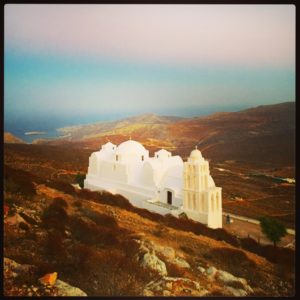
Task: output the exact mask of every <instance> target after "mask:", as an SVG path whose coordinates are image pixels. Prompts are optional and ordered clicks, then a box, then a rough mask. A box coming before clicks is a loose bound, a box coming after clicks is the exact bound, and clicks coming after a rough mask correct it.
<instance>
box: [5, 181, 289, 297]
mask: <svg viewBox="0 0 300 300" xmlns="http://www.w3.org/2000/svg"><path fill="white" fill-rule="evenodd" d="M93 195H94V194H93ZM93 197H94V196H90V194H88V193H86V194H85V193H82V192H81V191H80V190H77V191H73V192H72V193H71V192H66V191H62V190H59V189H57V188H53V187H49V186H48V185H47V184H42V183H34V193H33V194H32V195H24V194H22V192H18V193H12V192H9V191H6V192H5V205H6V209H5V219H4V257H5V260H4V292H5V295H17V296H35V295H37V296H47V295H51V296H58V295H65V296H66V295H70V296H71V295H72V296H76V295H78V296H79V295H81V296H83V295H88V296H126V295H127V296H128V295H129V296H142V295H143V296H289V295H292V294H293V290H294V271H293V267H292V266H291V265H289V264H288V262H285V263H284V264H275V263H272V262H270V261H268V260H267V259H266V258H264V257H261V256H259V255H256V254H254V253H251V252H249V251H246V250H243V249H242V248H240V247H235V246H233V245H231V244H228V243H227V242H225V241H222V240H215V239H212V238H209V237H207V236H205V235H201V234H195V233H193V232H190V231H186V230H181V229H179V228H178V229H176V227H174V226H171V227H170V226H166V225H164V224H162V222H161V221H158V220H156V216H155V215H152V214H149V213H147V214H145V213H143V214H141V213H140V212H139V211H138V210H137V211H135V210H132V209H129V208H128V209H126V208H124V207H123V206H124V205H125V204H126V203H125V202H122V201H123V200H122V201H121V200H120V198H118V197H117V196H113V195H108V194H106V195H103V196H102V197H103V202H102V201H101V197H99V198H97V199H96V198H95V199H94V198H93ZM108 201H111V202H108ZM125 201H126V200H125ZM108 203H111V204H108ZM124 203H125V204H124ZM126 205H127V204H126Z"/></svg>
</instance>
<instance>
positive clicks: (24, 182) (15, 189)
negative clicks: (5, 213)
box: [4, 165, 43, 197]
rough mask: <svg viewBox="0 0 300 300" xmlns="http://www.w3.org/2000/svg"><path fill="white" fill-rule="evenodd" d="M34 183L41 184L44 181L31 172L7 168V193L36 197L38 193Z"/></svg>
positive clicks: (5, 184)
mask: <svg viewBox="0 0 300 300" xmlns="http://www.w3.org/2000/svg"><path fill="white" fill-rule="evenodd" d="M33 182H37V183H41V182H43V181H42V180H41V179H40V178H39V177H37V176H34V175H33V174H31V173H29V172H26V171H23V170H16V169H13V168H11V167H9V166H7V165H6V166H5V168H4V187H5V190H6V191H7V192H11V193H13V194H22V195H23V196H27V197H31V196H34V195H36V191H35V187H34V184H33Z"/></svg>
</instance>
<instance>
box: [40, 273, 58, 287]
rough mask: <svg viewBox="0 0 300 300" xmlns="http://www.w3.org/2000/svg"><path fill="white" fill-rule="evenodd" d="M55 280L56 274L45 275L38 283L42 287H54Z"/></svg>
mask: <svg viewBox="0 0 300 300" xmlns="http://www.w3.org/2000/svg"><path fill="white" fill-rule="evenodd" d="M56 279H57V272H53V273H48V274H45V275H44V276H43V277H41V278H39V282H40V283H41V284H43V285H54V284H55V282H56Z"/></svg>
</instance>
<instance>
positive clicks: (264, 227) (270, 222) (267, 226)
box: [260, 217, 287, 247]
mask: <svg viewBox="0 0 300 300" xmlns="http://www.w3.org/2000/svg"><path fill="white" fill-rule="evenodd" d="M260 226H261V231H262V232H263V233H264V234H265V235H266V237H267V238H268V239H269V240H270V241H272V242H273V244H274V247H276V244H277V243H278V242H280V240H281V238H282V237H283V236H285V235H286V233H287V232H286V228H285V226H284V225H283V224H281V223H279V222H278V221H277V220H275V219H273V218H269V217H262V218H260Z"/></svg>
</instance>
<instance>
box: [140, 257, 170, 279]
mask: <svg viewBox="0 0 300 300" xmlns="http://www.w3.org/2000/svg"><path fill="white" fill-rule="evenodd" d="M142 266H143V267H146V268H149V269H151V270H154V271H157V272H158V274H160V275H162V276H165V275H167V274H168V272H167V268H166V264H165V263H164V262H163V261H162V260H160V259H159V258H158V257H157V256H156V255H155V254H152V253H149V252H147V253H146V254H145V255H144V257H143V260H142Z"/></svg>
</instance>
